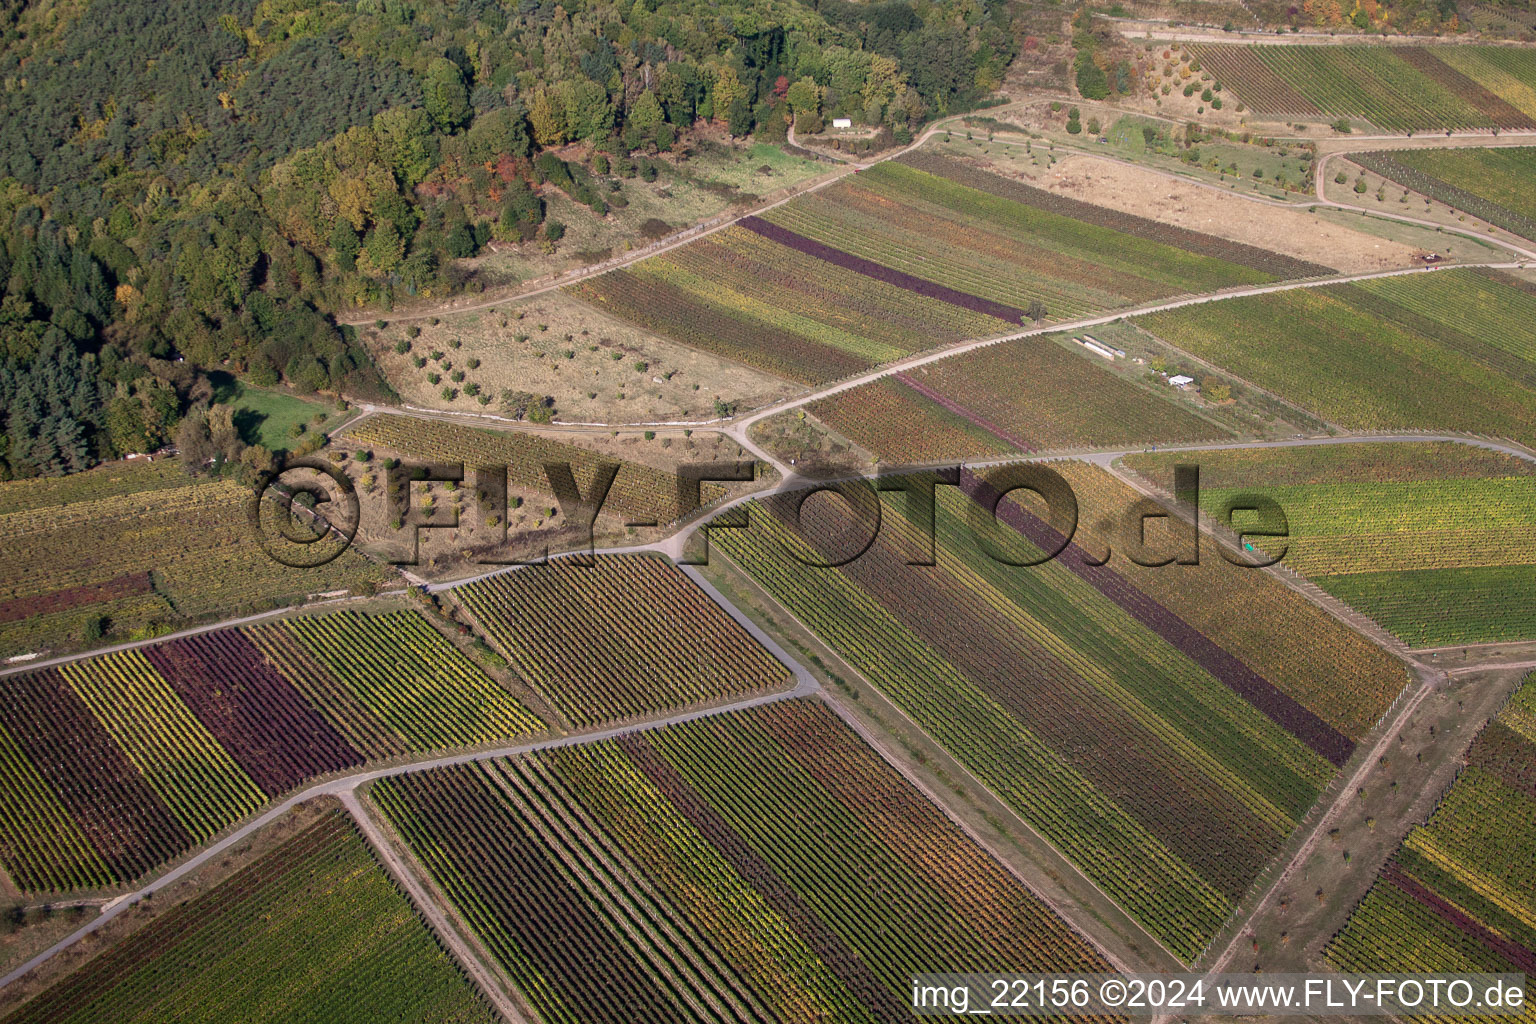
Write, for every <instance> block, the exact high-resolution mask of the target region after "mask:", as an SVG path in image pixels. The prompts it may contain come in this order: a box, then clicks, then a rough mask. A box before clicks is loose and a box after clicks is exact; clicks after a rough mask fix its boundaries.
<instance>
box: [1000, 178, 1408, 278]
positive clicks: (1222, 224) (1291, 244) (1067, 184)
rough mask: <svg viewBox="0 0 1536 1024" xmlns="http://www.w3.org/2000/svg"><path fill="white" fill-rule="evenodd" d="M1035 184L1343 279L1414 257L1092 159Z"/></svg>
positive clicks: (1377, 241)
mask: <svg viewBox="0 0 1536 1024" xmlns="http://www.w3.org/2000/svg"><path fill="white" fill-rule="evenodd" d="M1013 176H1014V177H1023V178H1031V179H1032V184H1035V185H1037V186H1039V187H1041V188H1046V189H1049V190H1050V191H1052V192H1059V193H1061V194H1062V195H1068V196H1071V197H1072V198H1074V199H1081V200H1083V201H1085V202H1091V203H1097V204H1098V205H1100V206H1107V207H1109V208H1110V209H1113V210H1120V211H1121V212H1124V213H1133V214H1136V215H1138V216H1141V217H1149V218H1151V219H1153V220H1156V221H1160V222H1162V223H1164V224H1174V225H1177V226H1179V227H1182V228H1189V229H1191V230H1194V231H1203V232H1206V233H1207V234H1212V235H1219V236H1220V237H1222V238H1230V239H1232V240H1233V241H1237V242H1244V243H1246V244H1248V245H1256V246H1260V247H1262V248H1265V249H1269V250H1272V251H1274V252H1280V253H1284V254H1285V255H1287V256H1294V257H1296V258H1298V259H1304V260H1312V261H1314V262H1317V263H1321V264H1324V265H1325V266H1331V267H1334V268H1336V269H1338V270H1340V271H1343V272H1346V273H1365V272H1369V271H1373V270H1391V269H1394V268H1397V267H1408V266H1413V265H1414V264H1415V260H1414V255H1415V253H1416V251H1417V250H1415V249H1414V248H1413V247H1411V246H1408V245H1404V244H1402V243H1400V242H1393V241H1389V240H1387V239H1384V238H1378V237H1375V236H1373V235H1368V234H1366V233H1364V232H1361V231H1355V230H1353V229H1352V228H1348V227H1344V226H1342V225H1339V224H1329V223H1327V222H1325V221H1321V220H1319V219H1318V218H1317V217H1316V216H1314V215H1313V214H1310V213H1307V212H1306V211H1305V210H1303V209H1286V208H1284V207H1279V206H1272V205H1270V204H1268V203H1260V202H1255V201H1253V200H1251V199H1245V198H1243V197H1241V196H1236V195H1227V194H1224V193H1222V192H1218V191H1215V190H1213V189H1210V188H1205V187H1203V186H1201V185H1197V184H1194V183H1190V182H1182V181H1179V180H1177V179H1175V178H1172V177H1169V176H1167V175H1164V174H1160V173H1158V172H1157V171H1152V170H1147V169H1145V168H1140V167H1132V166H1130V165H1128V164H1122V163H1117V162H1115V161H1111V160H1100V159H1098V158H1096V157H1091V156H1069V157H1067V158H1065V159H1063V160H1061V161H1060V162H1059V163H1057V164H1056V165H1055V166H1054V167H1052V168H1049V169H1047V170H1043V171H1038V172H1037V174H1036V175H1034V176H1031V175H1027V174H1022V173H1018V172H1015V173H1014V174H1013Z"/></svg>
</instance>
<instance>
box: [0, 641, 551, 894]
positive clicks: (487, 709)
mask: <svg viewBox="0 0 1536 1024" xmlns="http://www.w3.org/2000/svg"><path fill="white" fill-rule="evenodd" d="M0 694H3V696H4V699H3V700H0V780H3V781H0V807H3V809H4V813H3V814H0V866H3V867H4V869H5V872H6V874H7V875H9V876H10V878H11V880H12V881H13V882H14V883H15V884H16V885H17V887H18V888H20V889H22V890H25V891H29V892H46V891H58V890H69V889H78V888H96V887H101V886H107V885H111V884H113V883H116V882H126V881H130V880H133V879H135V878H138V877H140V876H142V875H144V874H145V873H146V872H149V871H151V870H153V869H154V868H156V867H158V866H159V865H161V864H163V863H165V862H166V861H168V860H171V859H173V858H175V857H177V856H179V855H180V854H182V853H183V852H185V851H186V850H188V849H190V848H192V847H194V846H199V845H201V844H203V843H205V842H206V841H208V840H209V839H210V838H212V837H213V836H215V835H217V834H218V833H219V832H221V831H222V830H223V829H225V828H226V827H227V826H229V825H230V824H232V823H234V822H235V821H238V820H240V819H241V818H243V817H245V816H247V815H249V814H250V813H252V812H253V811H255V810H257V809H258V808H260V807H262V806H264V805H265V804H266V803H267V802H268V801H270V800H273V799H276V798H278V797H280V796H282V795H283V794H285V793H288V792H290V791H292V790H293V789H295V788H297V787H299V786H302V785H304V784H305V783H306V782H308V781H310V780H312V779H314V778H317V777H319V776H323V775H327V774H330V773H332V772H338V771H343V770H346V769H351V768H357V767H359V766H361V765H363V764H364V763H366V762H368V761H371V760H377V759H383V758H391V757H397V756H400V755H403V754H406V753H410V752H424V751H435V750H442V749H445V748H448V747H462V746H468V745H477V744H486V743H490V742H492V741H496V740H502V741H505V740H509V739H512V738H515V737H518V736H526V735H529V734H530V733H534V732H538V731H541V730H542V728H543V724H542V723H541V722H540V721H539V720H538V719H537V718H536V717H534V716H533V715H532V714H531V713H529V712H528V711H527V710H525V709H524V708H523V707H522V706H521V705H520V704H519V703H518V702H517V701H516V699H515V698H514V697H513V696H512V695H511V694H509V693H508V692H507V691H506V690H505V689H504V688H503V687H502V686H501V684H499V683H497V682H495V681H494V680H492V679H490V678H489V677H487V676H486V674H485V673H484V672H483V671H482V670H481V669H480V668H479V667H478V666H476V665H475V664H474V663H473V662H472V661H470V660H469V658H468V657H467V656H465V655H463V654H461V653H460V652H459V651H458V650H457V649H455V648H454V647H453V646H452V645H451V644H450V643H449V642H448V641H447V640H446V639H444V638H443V636H442V635H441V634H439V633H438V632H437V631H436V630H434V629H433V628H432V627H431V626H430V625H428V624H427V622H426V621H425V620H424V619H422V618H421V616H420V615H419V614H418V613H416V612H414V611H409V612H393V613H387V614H382V615H364V614H358V613H341V614H338V615H329V616H319V617H314V618H303V619H290V620H285V621H282V622H277V623H272V624H269V625H262V626H254V627H248V628H246V629H244V630H240V629H221V630H215V631H213V632H208V633H201V634H197V635H195V636H191V637H186V638H182V639H178V640H171V641H167V642H165V643H160V644H154V645H151V646H148V647H143V648H138V649H135V650H129V651H120V652H117V653H113V654H106V655H101V656H98V657H93V658H89V659H86V660H83V661H77V662H73V663H71V664H68V665H65V666H63V667H60V668H56V669H42V670H39V671H35V672H26V673H21V674H18V675H12V676H6V677H4V678H0Z"/></svg>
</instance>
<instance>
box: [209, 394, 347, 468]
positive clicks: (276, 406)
mask: <svg viewBox="0 0 1536 1024" xmlns="http://www.w3.org/2000/svg"><path fill="white" fill-rule="evenodd" d="M226 395H227V396H228V397H221V399H220V400H221V401H223V402H225V403H227V404H229V405H232V406H234V408H235V426H236V427H237V428H239V430H240V438H241V440H243V441H245V443H246V444H259V445H262V446H264V447H266V448H269V449H271V450H272V451H275V452H276V451H286V450H287V449H289V448H292V447H293V445H294V443H295V441H296V440H297V439H296V438H295V437H294V435H293V428H294V426H295V425H298V426H302V427H303V428H304V429H305V431H306V432H307V431H310V430H324V429H326V427H327V426H329V425H331V424H332V423H333V422H334V421H335V420H337V419H339V418H340V417H339V416H338V414H337V412H336V407H335V406H334V405H328V404H326V403H323V402H315V401H311V400H309V399H305V398H299V397H298V396H297V395H292V394H289V393H288V392H286V391H276V390H271V391H269V390H267V389H265V388H255V387H251V386H250V385H249V384H243V383H240V382H239V381H236V382H234V383H233V384H232V385H230V386H229V388H228V389H227V390H226ZM317 415H323V416H325V417H326V422H325V423H321V424H318V425H316V424H315V423H313V422H312V421H313V420H314V418H315V417H316V416H317Z"/></svg>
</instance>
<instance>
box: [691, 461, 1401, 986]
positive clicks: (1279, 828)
mask: <svg viewBox="0 0 1536 1024" xmlns="http://www.w3.org/2000/svg"><path fill="white" fill-rule="evenodd" d="M1052 465H1053V466H1054V467H1056V468H1059V469H1062V470H1063V471H1064V472H1066V473H1067V474H1068V476H1069V478H1070V481H1071V483H1072V485H1073V486H1074V487H1075V488H1076V490H1077V492H1078V499H1079V502H1080V504H1081V506H1082V508H1081V522H1082V523H1083V524H1085V527H1086V526H1087V525H1088V524H1097V523H1100V522H1103V521H1106V520H1107V519H1110V518H1111V517H1112V518H1113V519H1114V521H1115V522H1116V523H1118V521H1119V519H1120V518H1122V517H1123V516H1124V514H1125V513H1126V511H1127V510H1128V509H1129V508H1130V507H1131V504H1132V502H1133V500H1134V499H1135V498H1136V495H1135V494H1134V492H1130V491H1128V490H1127V489H1126V488H1124V487H1123V486H1122V485H1120V484H1118V483H1117V482H1115V481H1114V480H1113V479H1112V478H1110V477H1109V476H1108V475H1106V474H1104V473H1103V472H1102V471H1099V470H1097V469H1092V468H1089V467H1085V466H1081V465H1080V464H1069V463H1054V464H1052ZM962 492H963V493H962ZM939 494H940V499H939V508H938V567H937V568H914V567H912V566H910V565H908V564H906V562H907V560H908V558H910V557H914V556H915V554H916V553H917V552H920V551H922V550H923V547H922V544H923V543H924V542H923V541H922V539H921V536H920V535H919V534H918V532H917V530H916V527H915V525H914V521H913V520H910V519H909V518H907V515H906V514H901V513H899V512H898V511H897V509H898V508H899V507H900V506H892V505H889V504H888V505H887V509H886V515H885V517H884V523H883V525H882V527H881V539H880V540H879V541H878V542H876V543H875V544H874V546H873V547H871V548H870V549H869V551H868V552H866V553H865V554H864V555H862V556H861V557H859V558H857V559H855V560H854V561H852V562H850V563H848V564H847V565H844V566H843V567H841V568H837V569H824V568H808V567H807V566H806V565H805V564H804V562H803V561H802V559H815V558H819V557H825V558H829V559H835V558H839V557H841V558H846V557H847V556H848V554H850V553H852V552H853V551H857V550H858V544H859V543H861V542H862V540H863V539H864V536H865V535H864V533H863V531H862V530H860V529H858V528H857V527H854V526H853V525H852V523H851V521H850V520H849V519H847V518H846V513H845V512H843V511H840V510H841V509H843V508H845V507H846V506H844V505H843V504H842V503H839V502H835V501H829V500H827V499H817V500H813V501H811V502H808V503H806V505H805V506H804V511H803V516H804V518H803V523H804V524H805V525H804V526H803V527H802V528H801V529H800V530H798V531H797V530H796V529H794V528H793V527H792V526H791V522H792V521H793V520H792V517H791V515H790V510H791V509H792V508H793V503H792V502H791V501H789V500H788V499H772V498H770V499H765V500H763V501H762V502H760V503H758V504H755V505H754V506H753V507H752V519H753V525H752V528H751V530H749V531H745V532H743V531H738V530H729V531H722V532H721V533H719V534H718V535H717V536H716V538H715V543H716V545H717V547H718V548H719V549H720V550H721V551H722V552H723V553H725V554H726V555H728V556H729V557H730V558H731V559H732V561H734V562H735V563H736V564H738V565H739V566H741V567H742V568H743V569H745V570H746V571H747V572H748V573H749V574H750V575H751V576H752V577H753V578H754V579H755V580H757V581H758V583H759V584H761V585H762V586H763V587H764V588H765V589H766V590H767V591H768V592H769V593H770V594H771V595H772V596H773V597H774V598H775V599H777V600H778V601H780V602H781V603H782V604H783V605H784V606H785V607H786V608H787V609H789V611H790V612H792V613H793V614H794V615H795V616H796V617H797V618H798V619H799V620H800V621H801V622H803V623H804V624H805V625H806V626H808V627H809V628H810V629H811V630H812V631H814V632H815V633H816V635H817V636H818V637H819V638H820V639H821V640H822V641H824V642H825V643H826V644H827V645H828V646H829V647H830V648H831V649H832V650H834V651H835V652H837V654H838V655H839V656H840V657H842V658H843V659H844V660H845V661H846V662H847V663H848V664H849V665H850V666H852V667H853V668H854V669H856V670H857V671H859V672H860V673H862V674H863V675H864V676H865V677H866V678H867V679H868V680H869V681H870V682H871V683H873V684H874V685H875V687H877V688H878V689H879V690H880V692H881V693H883V694H884V695H885V696H886V697H888V698H889V699H890V700H891V701H892V702H893V703H894V704H896V705H897V706H898V707H899V708H900V709H901V710H902V711H904V712H905V713H906V714H907V715H908V716H909V717H910V718H911V719H912V720H913V721H914V722H916V723H917V724H918V725H919V726H921V727H922V728H923V729H925V730H927V731H928V732H929V734H930V735H932V736H933V737H934V738H935V739H936V740H937V741H938V742H939V743H941V744H942V745H943V746H944V747H945V748H946V749H947V750H948V751H949V752H950V753H951V754H953V755H954V756H955V757H956V758H957V759H958V760H959V761H960V762H961V763H962V764H963V765H964V766H965V767H966V768H967V769H969V770H970V771H971V772H973V773H974V774H975V775H976V776H977V777H978V778H979V779H980V780H981V781H982V782H984V783H985V784H986V785H987V786H988V787H990V788H991V789H992V790H993V791H994V792H995V793H997V794H998V795H999V796H1000V797H1001V798H1002V799H1003V800H1004V801H1006V802H1007V803H1008V804H1009V805H1010V806H1012V807H1013V808H1014V809H1015V810H1016V811H1017V812H1018V813H1019V815H1020V816H1021V817H1022V818H1023V820H1024V821H1025V822H1027V823H1028V824H1029V826H1030V827H1032V828H1033V829H1035V830H1036V831H1037V832H1039V833H1040V834H1041V835H1042V836H1044V837H1045V838H1046V839H1047V840H1049V841H1050V842H1051V843H1052V844H1053V845H1054V846H1055V847H1056V848H1057V849H1058V850H1060V851H1061V852H1062V853H1063V854H1064V855H1065V856H1066V857H1068V858H1069V859H1070V860H1071V861H1073V862H1074V863H1075V864H1076V865H1077V866H1078V867H1079V868H1080V869H1081V870H1082V871H1083V872H1084V873H1085V874H1086V875H1087V876H1088V877H1089V878H1090V879H1091V880H1092V881H1093V882H1095V883H1096V884H1097V885H1098V886H1099V887H1100V888H1102V889H1103V890H1104V891H1105V892H1106V893H1107V894H1108V895H1109V896H1110V897H1111V898H1113V899H1114V900H1116V901H1117V902H1118V903H1120V905H1121V906H1122V907H1123V908H1124V909H1125V910H1126V911H1127V912H1128V913H1130V914H1131V915H1132V916H1133V917H1135V918H1136V919H1137V920H1138V921H1140V922H1141V923H1142V924H1143V925H1144V926H1145V927H1146V928H1147V929H1148V930H1149V931H1150V932H1151V933H1152V934H1153V935H1155V936H1157V937H1158V938H1159V939H1160V940H1161V941H1162V942H1163V943H1164V944H1165V945H1166V946H1167V947H1168V948H1169V949H1170V950H1172V951H1173V952H1174V953H1175V954H1177V955H1178V956H1179V957H1180V958H1182V959H1184V960H1186V961H1188V960H1192V959H1194V958H1195V957H1196V956H1198V955H1199V953H1200V951H1201V950H1202V949H1203V947H1204V946H1205V945H1206V943H1207V942H1208V941H1209V940H1210V938H1211V936H1212V935H1213V934H1214V932H1215V930H1216V929H1217V928H1218V927H1219V926H1220V924H1221V922H1222V921H1223V920H1224V919H1225V918H1226V916H1227V915H1228V914H1229V913H1230V912H1231V910H1232V908H1233V907H1234V905H1235V904H1236V903H1237V901H1238V900H1240V899H1241V898H1242V896H1243V895H1244V893H1245V892H1246V891H1247V889H1248V886H1249V885H1250V883H1251V882H1252V880H1253V879H1254V877H1255V876H1256V875H1257V874H1258V873H1259V872H1260V871H1261V870H1262V868H1263V867H1264V865H1265V864H1266V863H1267V862H1268V861H1269V859H1270V858H1271V857H1272V856H1274V854H1275V853H1276V851H1277V850H1278V849H1279V847H1280V845H1281V844H1282V843H1283V842H1284V840H1285V838H1286V837H1287V836H1288V835H1289V833H1290V832H1291V831H1292V829H1294V828H1295V826H1296V824H1297V822H1298V821H1299V820H1300V819H1301V817H1302V816H1303V815H1304V814H1305V813H1306V811H1307V809H1308V807H1309V806H1310V805H1311V804H1312V802H1313V801H1314V800H1315V799H1316V798H1317V796H1318V794H1319V793H1320V792H1321V790H1322V788H1323V787H1324V786H1325V785H1326V784H1327V782H1328V781H1329V779H1331V778H1332V777H1333V775H1334V772H1335V770H1336V768H1337V767H1338V766H1339V765H1342V764H1344V763H1345V761H1347V760H1348V758H1349V756H1350V754H1351V752H1352V751H1353V748H1354V744H1355V742H1356V741H1357V740H1358V739H1359V738H1360V737H1361V736H1363V735H1364V733H1365V732H1366V731H1367V730H1368V729H1369V728H1370V727H1371V726H1372V725H1373V724H1374V722H1375V721H1376V719H1377V718H1378V717H1379V716H1380V714H1381V712H1382V711H1383V710H1384V709H1385V708H1386V706H1387V705H1388V704H1389V703H1390V702H1391V701H1392V699H1393V698H1394V697H1395V696H1396V694H1397V693H1398V692H1399V690H1400V689H1401V688H1402V686H1403V685H1404V683H1405V682H1406V673H1405V672H1404V670H1403V668H1402V667H1401V666H1400V665H1399V664H1398V663H1396V662H1395V661H1394V660H1393V659H1391V658H1390V657H1388V656H1386V655H1385V654H1384V653H1383V652H1382V651H1380V650H1379V649H1377V648H1376V647H1374V646H1373V645H1371V644H1370V643H1369V642H1367V641H1366V640H1365V639H1364V638H1362V637H1360V636H1358V635H1356V634H1354V633H1352V632H1350V631H1349V630H1347V629H1345V628H1344V627H1342V626H1341V625H1339V624H1338V623H1337V622H1336V621H1335V620H1333V619H1331V618H1329V617H1328V616H1327V615H1325V614H1324V613H1322V612H1321V611H1319V610H1318V609H1316V608H1315V607H1313V606H1312V605H1310V604H1308V603H1307V602H1306V601H1304V600H1303V599H1302V598H1301V597H1299V596H1298V595H1297V594H1295V593H1294V592H1292V591H1290V590H1288V589H1286V588H1285V587H1283V586H1281V585H1280V584H1278V583H1277V582H1275V581H1274V580H1273V579H1271V578H1270V577H1268V576H1266V575H1263V574H1259V573H1255V572H1253V571H1251V570H1245V569H1238V568H1235V567H1232V566H1230V565H1228V564H1227V563H1226V562H1225V561H1223V560H1222V559H1220V558H1219V557H1216V556H1215V554H1214V552H1207V557H1206V558H1205V559H1204V560H1203V561H1202V563H1201V565H1200V566H1199V567H1198V568H1194V567H1188V566H1174V567H1168V568H1162V569H1140V568H1138V567H1135V566H1131V565H1130V564H1129V563H1128V562H1126V561H1125V559H1124V557H1123V556H1122V557H1119V558H1118V559H1117V561H1116V564H1115V565H1114V566H1112V567H1111V566H1099V565H1097V564H1096V562H1097V561H1098V560H1099V559H1102V558H1103V555H1102V553H1101V552H1102V550H1103V543H1102V541H1101V539H1100V538H1099V537H1098V535H1097V533H1096V532H1094V531H1091V530H1087V529H1085V530H1084V531H1083V533H1084V537H1083V540H1082V541H1081V542H1080V543H1081V544H1082V545H1083V546H1082V547H1079V546H1077V545H1073V546H1071V547H1068V548H1067V549H1066V551H1065V552H1064V553H1063V554H1062V555H1061V556H1060V557H1059V558H1057V559H1056V560H1054V561H1052V562H1050V563H1048V564H1045V565H1040V566H1036V567H1031V568H1023V569H1021V568H1013V567H1010V566H1006V565H1003V564H1002V563H1000V562H998V561H994V560H992V559H991V558H989V557H987V556H986V555H985V554H983V553H982V552H981V551H980V550H979V549H978V547H977V544H976V542H975V540H974V538H973V537H972V536H971V533H970V531H969V529H968V528H967V525H966V523H967V521H968V519H969V517H970V516H972V515H974V514H975V510H976V509H979V508H981V509H984V507H985V506H984V505H982V504H981V503H983V502H986V501H987V500H988V497H989V494H990V496H991V498H992V500H995V494H992V493H991V492H989V490H988V488H987V487H986V485H985V484H983V483H982V482H981V481H980V480H979V479H978V478H976V477H974V476H971V475H969V474H967V475H966V477H965V478H964V482H963V486H962V488H961V489H959V490H957V489H954V488H948V487H945V488H940V490H939ZM1000 516H1001V519H1002V520H1003V522H1004V523H1005V524H1006V526H1005V528H1002V529H1001V532H1000V533H999V532H998V531H996V530H993V531H990V532H991V533H992V535H993V542H994V543H995V544H996V545H998V546H999V547H1000V548H1002V549H1004V550H1005V552H1007V553H1009V554H1011V555H1012V556H1013V557H1015V558H1020V559H1030V558H1038V556H1039V555H1040V554H1041V553H1042V552H1043V551H1046V550H1053V549H1055V548H1057V547H1059V546H1060V544H1061V543H1062V541H1063V539H1062V537H1061V535H1060V534H1058V533H1057V532H1056V530H1055V529H1054V528H1053V527H1052V526H1051V525H1049V524H1048V523H1047V522H1046V521H1044V520H1043V519H1041V518H1039V517H1038V516H1037V515H1036V514H1035V513H1034V512H1032V511H1031V510H1030V509H1029V508H1027V507H1025V506H1024V505H1021V504H1014V503H1012V502H1007V503H1004V504H1003V505H1002V506H1001V512H1000ZM850 534H851V535H852V536H851V537H850ZM1113 537H1114V542H1115V543H1117V544H1118V542H1119V541H1118V538H1119V534H1118V532H1115V533H1114V534H1113ZM854 538H857V539H854ZM850 545H851V548H850ZM1090 555H1091V558H1090ZM1345 680H1348V685H1347V686H1345V685H1343V684H1344V681H1345Z"/></svg>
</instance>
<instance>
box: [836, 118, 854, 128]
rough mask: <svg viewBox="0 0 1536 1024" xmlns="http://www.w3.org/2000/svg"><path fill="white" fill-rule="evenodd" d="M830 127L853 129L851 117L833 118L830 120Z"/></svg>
mask: <svg viewBox="0 0 1536 1024" xmlns="http://www.w3.org/2000/svg"><path fill="white" fill-rule="evenodd" d="M832 127H833V128H852V127H853V118H851V117H834V118H833V119H832Z"/></svg>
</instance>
